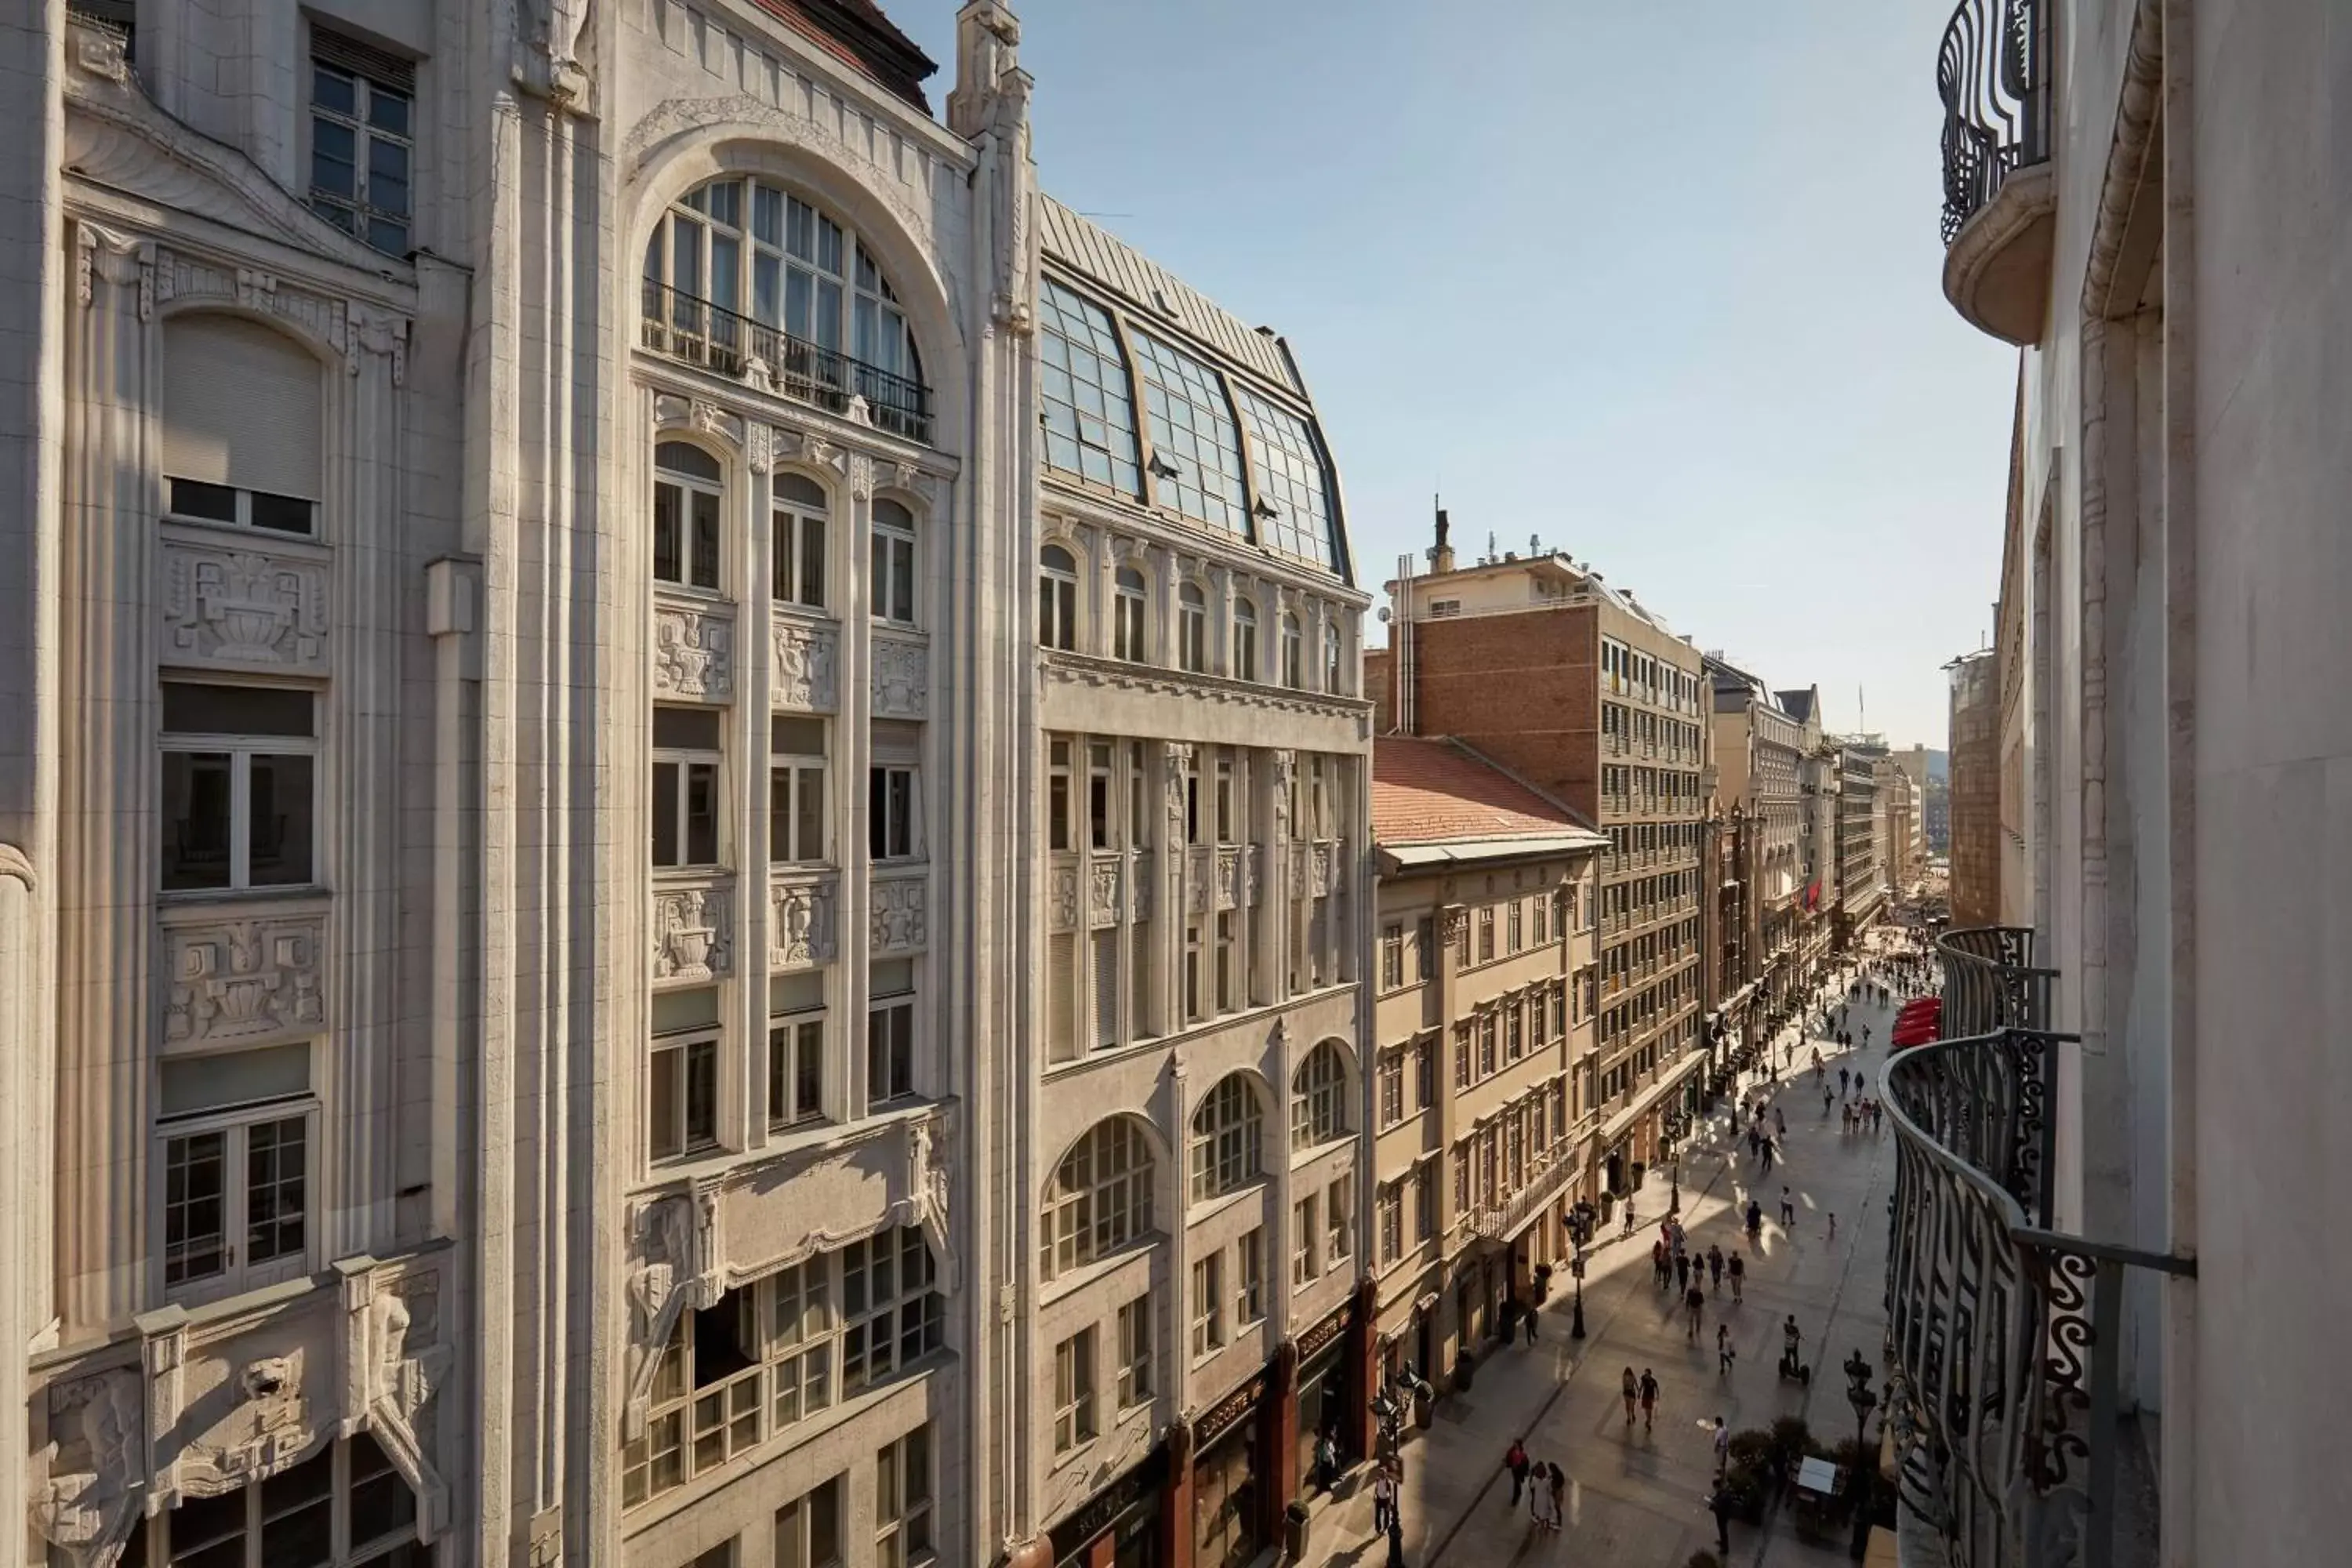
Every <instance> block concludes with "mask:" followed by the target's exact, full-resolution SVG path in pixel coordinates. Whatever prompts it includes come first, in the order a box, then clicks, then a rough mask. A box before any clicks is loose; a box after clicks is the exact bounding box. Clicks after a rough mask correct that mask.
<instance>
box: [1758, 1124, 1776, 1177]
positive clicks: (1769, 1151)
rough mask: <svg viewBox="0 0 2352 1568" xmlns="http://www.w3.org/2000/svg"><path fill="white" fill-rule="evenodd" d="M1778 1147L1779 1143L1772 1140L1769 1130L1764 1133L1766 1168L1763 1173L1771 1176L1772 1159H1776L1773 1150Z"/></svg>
mask: <svg viewBox="0 0 2352 1568" xmlns="http://www.w3.org/2000/svg"><path fill="white" fill-rule="evenodd" d="M1777 1147H1778V1145H1777V1144H1775V1143H1774V1142H1773V1141H1772V1135H1771V1134H1770V1133H1769V1132H1768V1133H1766V1134H1765V1135H1764V1169H1763V1172H1762V1174H1764V1175H1767V1176H1769V1175H1770V1174H1771V1173H1772V1161H1773V1159H1774V1154H1773V1150H1774V1149H1775V1148H1777Z"/></svg>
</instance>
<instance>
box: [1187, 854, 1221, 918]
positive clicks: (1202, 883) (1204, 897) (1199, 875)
mask: <svg viewBox="0 0 2352 1568" xmlns="http://www.w3.org/2000/svg"><path fill="white" fill-rule="evenodd" d="M1186 858H1187V859H1188V860H1189V861H1190V862H1191V864H1190V865H1189V866H1188V867H1187V868H1186V869H1187V872H1188V874H1187V876H1186V877H1185V879H1184V909H1185V910H1186V912H1187V913H1190V914H1196V915H1199V914H1206V913H1207V912H1208V911H1209V905H1210V901H1211V900H1210V895H1211V893H1212V892H1213V872H1214V868H1215V865H1216V852H1215V851H1214V850H1213V849H1211V848H1209V847H1206V846H1202V847H1200V848H1197V849H1195V850H1193V851H1192V854H1191V855H1189V856H1188V857H1186Z"/></svg>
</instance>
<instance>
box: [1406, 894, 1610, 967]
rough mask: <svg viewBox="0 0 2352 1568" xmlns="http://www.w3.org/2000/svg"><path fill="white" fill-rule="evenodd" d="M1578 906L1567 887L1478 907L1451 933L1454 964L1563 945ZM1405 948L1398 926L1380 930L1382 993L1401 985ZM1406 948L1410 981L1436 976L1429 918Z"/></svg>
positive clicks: (1466, 964)
mask: <svg viewBox="0 0 2352 1568" xmlns="http://www.w3.org/2000/svg"><path fill="white" fill-rule="evenodd" d="M1582 902H1583V900H1582V899H1581V897H1580V892H1579V889H1578V888H1577V887H1576V886H1574V885H1573V884H1571V885H1570V886H1568V887H1565V888H1562V889H1559V890H1558V891H1557V892H1553V893H1538V894H1534V895H1531V896H1529V897H1527V898H1512V899H1505V900H1501V901H1500V902H1499V903H1489V904H1481V905H1479V906H1478V907H1477V908H1476V909H1475V910H1472V911H1470V913H1469V914H1468V915H1467V916H1466V917H1465V920H1464V921H1463V923H1462V925H1461V926H1460V927H1459V928H1458V929H1457V930H1456V931H1455V933H1454V963H1455V965H1456V966H1457V967H1460V968H1465V969H1466V968H1468V967H1469V966H1471V965H1472V964H1473V963H1494V962H1495V960H1496V957H1498V956H1500V957H1506V958H1507V957H1510V956H1512V955H1513V954H1516V953H1520V952H1527V951H1528V950H1529V949H1531V948H1538V947H1543V946H1547V945H1549V943H1550V942H1552V941H1554V940H1555V938H1557V939H1559V940H1561V941H1565V940H1566V939H1567V937H1568V934H1569V932H1570V931H1572V930H1574V929H1575V926H1576V921H1577V910H1578V908H1579V906H1580V904H1581V903H1582ZM1497 910H1500V911H1501V912H1500V917H1499V919H1498V918H1497V914H1496V911H1497ZM1587 913H1588V918H1592V917H1593V916H1594V915H1595V914H1597V906H1595V907H1594V909H1593V910H1588V911H1587ZM1498 927H1499V931H1500V934H1499V939H1498V936H1497V928H1498ZM1498 940H1499V942H1500V947H1499V951H1498V949H1497V942H1498ZM1405 949H1406V939H1405V929H1404V925H1403V922H1402V921H1391V922H1390V923H1388V924H1387V925H1384V926H1382V927H1381V990H1382V991H1394V990H1396V989H1398V988H1399V987H1401V986H1402V985H1403V984H1405ZM1412 974H1413V979H1414V980H1415V981H1417V982H1423V983H1426V982H1428V981H1431V980H1434V979H1435V978H1437V925H1436V920H1435V917H1433V916H1430V915H1423V917H1421V919H1420V920H1418V921H1415V922H1414V925H1413V931H1412Z"/></svg>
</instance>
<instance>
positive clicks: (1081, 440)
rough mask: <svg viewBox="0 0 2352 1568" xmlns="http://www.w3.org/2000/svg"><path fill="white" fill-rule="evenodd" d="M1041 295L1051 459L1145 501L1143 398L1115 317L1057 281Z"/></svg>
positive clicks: (1042, 372) (1042, 377) (1048, 282)
mask: <svg viewBox="0 0 2352 1568" xmlns="http://www.w3.org/2000/svg"><path fill="white" fill-rule="evenodd" d="M1038 295H1039V300H1038V303H1039V305H1040V307H1041V310H1040V311H1039V321H1040V323H1041V325H1043V327H1044V328H1045V331H1043V332H1042V333H1041V334H1040V338H1039V343H1038V350H1037V352H1038V355H1039V357H1040V358H1041V359H1042V360H1043V361H1044V363H1043V364H1042V365H1041V366H1040V367H1039V377H1038V392H1039V395H1040V396H1041V398H1042V399H1043V401H1044V403H1045V410H1044V420H1045V460H1046V461H1047V462H1048V463H1050V464H1052V465H1053V466H1054V467H1055V468H1060V469H1061V470H1063V471H1064V472H1065V473H1071V474H1076V475H1079V476H1080V477H1082V478H1085V479H1092V480H1094V481H1095V483H1097V484H1098V485H1108V486H1110V487H1111V488H1112V489H1117V490H1118V491H1119V492H1121V493H1122V494H1125V495H1130V496H1138V495H1141V494H1142V493H1143V489H1142V486H1141V484H1140V483H1139V481H1138V479H1137V462H1136V445H1135V398H1134V395H1133V394H1132V393H1131V392H1130V391H1129V386H1128V379H1127V362H1126V360H1125V358H1124V357H1123V356H1122V355H1121V354H1120V353H1119V348H1118V332H1117V331H1114V330H1113V329H1112V327H1111V321H1110V312H1109V311H1108V310H1104V309H1103V308H1102V307H1101V306H1099V305H1097V304H1096V303H1094V302H1093V301H1092V300H1087V299H1084V298H1082V297H1081V296H1079V295H1077V294H1074V293H1072V292H1071V291H1070V290H1069V289H1065V288H1063V287H1062V286H1061V285H1060V284H1059V283H1056V282H1055V281H1054V280H1053V279H1050V278H1049V279H1045V281H1044V283H1043V285H1042V286H1041V287H1040V289H1038Z"/></svg>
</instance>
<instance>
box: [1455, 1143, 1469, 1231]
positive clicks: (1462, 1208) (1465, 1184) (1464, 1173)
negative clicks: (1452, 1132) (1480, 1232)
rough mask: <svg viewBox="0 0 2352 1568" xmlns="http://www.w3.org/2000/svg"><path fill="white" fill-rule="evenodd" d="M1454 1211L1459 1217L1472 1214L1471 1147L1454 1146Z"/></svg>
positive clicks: (1463, 1145) (1464, 1144)
mask: <svg viewBox="0 0 2352 1568" xmlns="http://www.w3.org/2000/svg"><path fill="white" fill-rule="evenodd" d="M1469 1212H1470V1146H1469V1145H1468V1144H1467V1143H1456V1144H1455V1145H1454V1213H1455V1214H1457V1215H1461V1214H1467V1213H1469Z"/></svg>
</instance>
